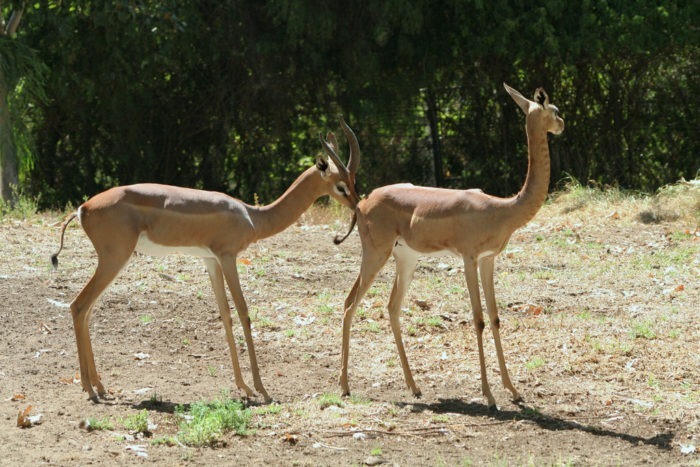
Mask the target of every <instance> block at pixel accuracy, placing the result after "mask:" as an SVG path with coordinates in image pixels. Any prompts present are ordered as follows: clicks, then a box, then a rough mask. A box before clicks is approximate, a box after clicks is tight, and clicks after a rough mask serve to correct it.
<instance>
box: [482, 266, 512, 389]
mask: <svg viewBox="0 0 700 467" xmlns="http://www.w3.org/2000/svg"><path fill="white" fill-rule="evenodd" d="M494 263H495V256H489V257H487V258H483V259H481V260H480V261H479V274H480V276H481V287H483V289H484V299H485V300H486V310H487V311H488V314H489V321H490V322H491V332H492V333H493V341H494V343H495V344H496V355H498V366H499V368H500V369H501V380H502V381H503V386H504V387H505V388H506V389H508V390H510V392H511V393H512V394H513V401H514V402H520V401H522V397H521V396H520V394H519V393H518V391H517V390H516V389H515V387H514V386H513V383H511V381H510V376H509V375H508V368H507V367H506V359H505V357H504V355H503V348H502V346H501V334H500V327H501V321H500V319H499V318H498V307H497V305H496V294H495V291H494V286H493V272H494Z"/></svg>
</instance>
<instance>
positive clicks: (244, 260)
mask: <svg viewBox="0 0 700 467" xmlns="http://www.w3.org/2000/svg"><path fill="white" fill-rule="evenodd" d="M238 264H244V265H246V266H250V265H251V264H252V261H251V260H249V259H248V258H238Z"/></svg>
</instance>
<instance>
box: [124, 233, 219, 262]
mask: <svg viewBox="0 0 700 467" xmlns="http://www.w3.org/2000/svg"><path fill="white" fill-rule="evenodd" d="M135 250H136V251H138V252H139V253H143V254H145V255H150V256H168V255H188V256H197V257H199V258H212V257H214V253H212V252H211V250H210V249H209V248H206V247H201V246H167V245H160V244H158V243H155V242H153V241H152V240H151V239H150V238H148V234H146V232H141V234H140V235H139V239H138V241H137V242H136V248H135Z"/></svg>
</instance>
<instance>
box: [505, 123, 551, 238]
mask: <svg viewBox="0 0 700 467" xmlns="http://www.w3.org/2000/svg"><path fill="white" fill-rule="evenodd" d="M526 133H527V153H528V167H527V177H526V178H525V184H524V185H523V187H522V188H521V189H520V192H518V194H517V195H516V196H515V197H514V198H513V205H512V207H513V210H514V212H513V217H512V219H513V221H514V222H516V223H517V225H518V226H522V225H525V224H526V223H527V222H529V221H530V219H532V218H533V217H535V214H537V211H539V210H540V208H541V207H542V204H544V200H545V198H546V197H547V192H548V190H549V174H550V163H549V145H548V144H547V131H546V130H543V129H541V128H538V126H537V125H527V127H526Z"/></svg>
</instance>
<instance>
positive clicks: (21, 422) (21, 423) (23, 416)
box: [17, 405, 32, 428]
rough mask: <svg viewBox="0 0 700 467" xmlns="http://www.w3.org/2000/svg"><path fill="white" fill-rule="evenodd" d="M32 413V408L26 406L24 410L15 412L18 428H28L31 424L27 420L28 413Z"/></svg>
mask: <svg viewBox="0 0 700 467" xmlns="http://www.w3.org/2000/svg"><path fill="white" fill-rule="evenodd" d="M31 411H32V406H31V405H28V406H27V408H26V409H24V410H20V411H19V412H17V426H18V427H19V428H29V427H30V426H32V422H31V421H30V420H29V412H31Z"/></svg>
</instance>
